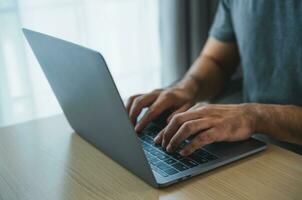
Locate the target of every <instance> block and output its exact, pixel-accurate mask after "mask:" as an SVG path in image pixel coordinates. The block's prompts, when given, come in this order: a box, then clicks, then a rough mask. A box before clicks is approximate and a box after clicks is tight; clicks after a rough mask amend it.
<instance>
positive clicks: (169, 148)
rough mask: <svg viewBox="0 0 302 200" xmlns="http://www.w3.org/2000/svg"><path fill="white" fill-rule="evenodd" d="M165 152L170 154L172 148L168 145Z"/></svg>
mask: <svg viewBox="0 0 302 200" xmlns="http://www.w3.org/2000/svg"><path fill="white" fill-rule="evenodd" d="M167 151H168V152H172V151H173V148H172V146H171V145H170V144H168V146H167Z"/></svg>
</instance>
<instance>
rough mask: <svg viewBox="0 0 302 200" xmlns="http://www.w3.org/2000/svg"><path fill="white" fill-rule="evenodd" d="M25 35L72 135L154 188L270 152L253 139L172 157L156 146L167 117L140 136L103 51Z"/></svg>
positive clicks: (154, 123) (39, 36) (177, 154)
mask: <svg viewBox="0 0 302 200" xmlns="http://www.w3.org/2000/svg"><path fill="white" fill-rule="evenodd" d="M23 33H24V35H25V37H26V38H27V41H28V42H29V44H30V46H31V48H32V50H33V52H34V54H35V56H36V58H37V60H38V62H39V64H40V66H41V67H42V70H43V72H44V73H45V76H46V78H47V80H48V82H49V84H50V86H51V88H52V90H53V92H54V94H55V95H56V98H57V100H58V102H59V104H60V106H61V107H62V110H63V112H64V114H65V116H66V118H67V120H68V122H69V124H70V126H71V127H72V128H73V129H74V131H75V132H76V133H77V134H78V135H80V136H81V137H82V138H83V139H84V140H86V141H88V142H89V143H90V144H92V145H93V146H95V147H96V148H97V149H99V150H100V151H102V152H103V153H105V154H106V155H107V156H108V157H110V158H111V159H113V160H114V161H116V162H117V163H119V164H120V165H122V166H123V167H125V168H126V169H128V170H129V171H130V172H132V173H133V174H135V175H136V176H138V177H139V178H141V179H142V180H143V181H145V182H146V183H148V184H149V185H151V186H153V187H156V188H159V187H165V186H168V185H171V184H173V183H177V182H179V181H182V180H185V179H188V178H190V177H193V176H196V175H198V174H202V173H205V172H207V171H209V170H213V169H215V168H217V167H220V166H223V165H226V164H228V163H231V162H233V161H236V160H239V159H241V158H244V157H247V156H249V155H252V154H255V153H257V152H260V151H262V150H264V149H266V144H265V143H263V142H261V141H258V140H256V139H253V138H250V139H248V140H245V141H240V142H232V143H226V142H219V143H214V144H210V145H207V146H205V147H203V148H200V149H198V150H197V151H195V152H194V153H193V154H191V155H190V156H187V157H182V156H181V155H180V154H179V153H177V151H176V152H175V153H172V154H169V153H167V152H165V151H164V150H163V149H162V148H161V146H158V145H155V144H154V142H153V138H154V137H155V136H156V134H157V133H158V132H159V131H160V130H161V129H162V128H163V127H164V126H165V122H166V120H165V118H166V117H167V113H163V114H162V115H161V116H159V118H157V119H156V120H154V121H153V122H151V123H150V124H148V125H147V127H146V128H145V129H144V130H143V131H142V132H141V133H140V134H137V133H136V132H135V131H134V127H133V125H132V123H131V121H130V119H129V117H128V114H127V112H126V109H125V106H124V104H123V101H122V99H121V97H120V95H119V93H118V90H117V88H116V85H115V83H114V81H113V78H112V76H111V74H110V72H109V69H108V67H107V65H106V62H105V60H104V58H103V56H102V55H101V54H100V53H98V52H96V51H94V50H91V49H88V48H85V47H82V46H79V45H76V44H73V43H70V42H67V41H64V40H61V39H58V38H54V37H51V36H48V35H45V34H42V33H38V32H34V31H31V30H28V29H23ZM189 142H190V140H186V141H184V142H183V143H182V144H181V145H180V148H182V147H183V146H185V145H186V144H187V143H189Z"/></svg>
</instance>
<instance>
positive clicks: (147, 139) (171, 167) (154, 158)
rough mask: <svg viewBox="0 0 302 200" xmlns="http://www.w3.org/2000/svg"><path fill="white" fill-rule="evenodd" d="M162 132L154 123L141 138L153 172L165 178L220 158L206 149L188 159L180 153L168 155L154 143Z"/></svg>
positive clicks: (145, 130) (185, 142)
mask: <svg viewBox="0 0 302 200" xmlns="http://www.w3.org/2000/svg"><path fill="white" fill-rule="evenodd" d="M160 130H161V129H160V128H159V127H158V126H156V124H153V123H152V124H150V125H149V126H148V127H147V128H146V129H144V130H143V132H142V133H141V134H140V135H139V138H140V140H141V143H142V146H143V149H144V151H145V154H146V157H147V159H148V161H149V163H150V165H151V168H152V170H153V171H154V172H155V173H157V174H160V175H161V176H163V177H167V176H171V175H175V174H177V173H180V172H183V171H185V170H188V169H190V168H193V167H196V166H199V165H202V164H205V163H207V162H210V161H213V160H215V159H217V158H218V157H217V156H215V155H214V154H212V153H210V152H208V151H206V150H205V149H199V150H197V151H195V152H194V153H193V154H191V155H189V156H186V157H183V156H181V155H180V154H179V153H178V152H175V153H172V154H170V153H167V152H166V151H164V150H163V149H162V147H161V146H160V145H156V144H155V143H154V141H153V139H154V137H155V136H156V135H157V133H158V132H159V131H160ZM188 143H189V141H187V140H186V141H184V142H183V143H182V144H181V145H180V148H183V147H184V146H185V145H186V144H188Z"/></svg>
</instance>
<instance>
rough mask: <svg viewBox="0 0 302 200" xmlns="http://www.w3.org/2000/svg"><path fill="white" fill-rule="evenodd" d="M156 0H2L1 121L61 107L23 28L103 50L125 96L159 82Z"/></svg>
mask: <svg viewBox="0 0 302 200" xmlns="http://www.w3.org/2000/svg"><path fill="white" fill-rule="evenodd" d="M157 4H158V2H157V1H155V0H18V1H17V0H1V1H0V27H1V31H0V126H1V125H2V126H3V125H7V124H12V123H16V122H20V121H24V120H29V119H33V118H37V117H43V116H48V115H53V114H56V113H60V112H62V111H61V109H60V107H59V105H58V103H57V101H56V99H55V97H54V94H53V93H52V91H51V89H50V87H49V85H48V83H47V81H46V79H45V77H44V75H43V73H42V71H41V69H40V66H39V65H38V63H37V61H36V58H35V57H34V55H33V53H32V51H31V49H30V47H29V45H28V44H27V42H26V41H25V39H24V37H23V35H22V33H21V28H22V27H26V28H29V29H33V30H36V31H39V32H43V33H47V34H50V35H53V36H56V37H59V38H62V39H65V40H68V41H71V42H74V43H78V44H81V45H84V46H86V47H88V48H92V49H95V50H97V51H99V52H101V53H102V54H103V56H104V57H105V59H106V61H107V64H108V66H109V68H110V71H111V73H112V75H113V78H114V79H115V82H116V84H117V87H118V89H119V92H120V94H121V96H122V98H123V99H127V98H128V97H129V96H130V95H132V94H135V93H141V92H147V91H150V90H152V89H153V88H157V87H160V64H161V63H160V46H159V30H158V29H159V28H158V5H157Z"/></svg>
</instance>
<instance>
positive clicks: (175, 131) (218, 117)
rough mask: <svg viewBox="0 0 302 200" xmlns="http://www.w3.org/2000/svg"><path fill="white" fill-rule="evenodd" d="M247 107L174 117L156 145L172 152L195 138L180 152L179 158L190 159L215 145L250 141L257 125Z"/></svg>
mask: <svg viewBox="0 0 302 200" xmlns="http://www.w3.org/2000/svg"><path fill="white" fill-rule="evenodd" d="M246 107H247V104H239V105H207V106H196V107H193V108H191V109H190V110H188V111H186V112H183V113H179V114H176V115H174V116H173V118H172V119H171V120H170V122H169V124H168V125H167V126H166V127H165V128H164V129H163V130H162V131H161V132H160V133H159V134H158V135H157V137H156V138H155V142H156V143H158V144H159V143H161V144H162V146H163V147H164V148H166V150H167V151H168V152H172V151H174V150H175V149H176V148H177V147H178V145H180V144H181V142H182V141H184V140H186V139H187V138H189V137H190V136H193V135H194V136H195V137H194V139H193V140H192V141H191V143H190V144H188V145H187V146H185V147H184V149H182V150H181V151H180V154H182V155H183V156H187V155H189V154H191V153H193V152H194V151H195V150H197V149H198V148H200V147H202V146H204V145H207V144H210V143H213V142H218V141H238V140H244V139H247V138H249V137H250V136H251V135H252V133H253V132H254V130H255V125H254V119H253V116H252V115H251V113H250V112H249V109H247V108H246Z"/></svg>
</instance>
